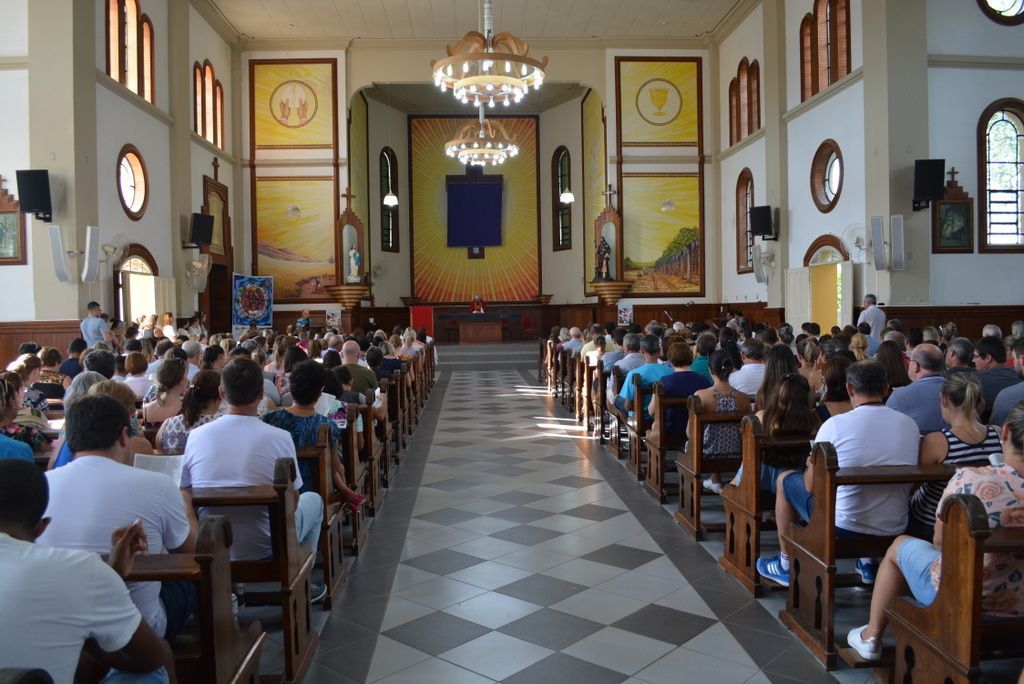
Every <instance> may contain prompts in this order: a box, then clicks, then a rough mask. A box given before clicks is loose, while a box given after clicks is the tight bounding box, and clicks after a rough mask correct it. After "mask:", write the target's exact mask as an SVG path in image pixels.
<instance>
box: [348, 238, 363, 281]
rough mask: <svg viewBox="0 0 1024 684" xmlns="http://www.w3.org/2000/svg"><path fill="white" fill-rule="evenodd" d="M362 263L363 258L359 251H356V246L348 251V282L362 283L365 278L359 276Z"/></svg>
mask: <svg viewBox="0 0 1024 684" xmlns="http://www.w3.org/2000/svg"><path fill="white" fill-rule="evenodd" d="M362 263H363V257H362V256H361V255H360V254H359V250H358V249H356V246H355V245H352V249H350V250H349V251H348V278H347V280H348V282H350V283H358V282H362V279H363V278H362V276H360V275H359V267H360V266H361V265H362Z"/></svg>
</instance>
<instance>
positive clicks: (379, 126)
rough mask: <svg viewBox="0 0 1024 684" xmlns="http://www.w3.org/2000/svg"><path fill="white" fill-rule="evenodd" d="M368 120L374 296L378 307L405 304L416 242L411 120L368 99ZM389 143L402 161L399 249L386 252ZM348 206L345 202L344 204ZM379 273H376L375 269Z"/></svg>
mask: <svg viewBox="0 0 1024 684" xmlns="http://www.w3.org/2000/svg"><path fill="white" fill-rule="evenodd" d="M366 105H367V110H366V121H367V129H368V136H369V145H368V148H369V153H368V161H369V174H368V176H367V177H368V179H369V181H368V183H367V186H368V187H369V189H370V193H369V194H370V196H369V201H368V202H367V206H369V209H368V210H367V213H368V214H369V216H360V217H359V218H361V219H362V220H363V224H364V225H365V226H366V231H367V233H366V239H367V240H368V242H369V245H370V273H371V279H372V280H373V298H374V304H375V305H376V306H403V304H402V299H401V298H402V297H408V296H409V295H411V294H412V283H411V281H410V279H409V263H410V261H409V259H410V256H411V254H412V244H411V242H410V240H409V202H410V200H411V198H412V192H411V191H410V189H409V141H408V123H407V119H406V116H405V113H404V112H402V111H399V110H398V109H395V108H394V107H389V106H387V105H385V104H382V103H380V102H377V101H376V100H373V99H371V98H367V100H366ZM384 146H388V147H390V148H391V149H392V151H393V152H394V153H395V157H396V158H397V160H398V187H396V188H394V190H395V194H397V195H398V249H399V251H398V252H397V253H395V252H383V251H381V248H380V208H381V200H383V197H381V194H380V151H381V149H383V148H384ZM341 206H342V208H344V206H345V205H344V204H343V205H341ZM375 271H376V272H377V273H378V275H376V276H373V275H372V274H373V273H374V272H375Z"/></svg>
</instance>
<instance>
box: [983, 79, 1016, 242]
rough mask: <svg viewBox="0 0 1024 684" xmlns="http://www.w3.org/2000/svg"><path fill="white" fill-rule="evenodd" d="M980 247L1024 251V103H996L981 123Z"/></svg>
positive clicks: (984, 114)
mask: <svg viewBox="0 0 1024 684" xmlns="http://www.w3.org/2000/svg"><path fill="white" fill-rule="evenodd" d="M978 161H979V162H980V163H979V165H978V204H979V211H978V245H979V249H980V250H981V251H982V252H1021V251H1024V101H1021V100H1016V99H1012V98H1006V99H1002V100H996V101H995V102H993V103H992V104H990V105H989V106H988V107H986V108H985V111H984V112H982V114H981V117H980V118H979V119H978Z"/></svg>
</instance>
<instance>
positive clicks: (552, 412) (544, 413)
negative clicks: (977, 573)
mask: <svg viewBox="0 0 1024 684" xmlns="http://www.w3.org/2000/svg"><path fill="white" fill-rule="evenodd" d="M850 674H853V673H850ZM844 680H848V681H858V682H860V681H864V680H865V675H864V674H861V673H858V674H857V675H856V676H855V677H853V678H846V677H844ZM306 681H312V682H319V681H323V682H353V681H354V682H364V681H365V682H382V683H385V682H386V683H388V684H397V683H399V682H410V683H413V682H415V683H417V684H429V683H432V682H437V683H438V684H441V683H444V684H459V683H462V682H466V683H470V682H493V681H501V682H508V683H509V684H512V683H515V684H520V683H522V684H525V683H528V682H558V683H560V684H568V683H572V682H586V683H588V684H599V683H602V682H625V681H629V682H647V683H649V684H657V683H659V682H672V683H677V682H680V681H694V682H702V681H715V682H716V684H726V683H728V682H765V681H770V682H792V681H804V682H806V681H815V682H817V681H834V680H833V679H832V677H831V676H830V675H829V674H828V673H826V672H825V671H824V670H822V669H821V668H820V667H819V666H818V665H817V664H816V663H815V662H814V661H813V660H812V659H811V657H810V656H809V655H808V654H807V652H806V650H804V648H803V647H802V646H801V645H799V644H797V643H796V642H795V641H794V640H793V639H792V638H791V637H790V635H789V634H788V633H787V632H786V631H785V630H784V629H782V628H781V627H780V626H779V624H778V622H777V620H776V619H775V618H774V617H772V616H771V615H770V614H769V613H768V612H767V611H766V610H765V609H764V608H763V607H761V606H760V605H759V604H758V603H757V602H756V601H754V600H752V599H751V598H750V597H749V596H748V595H747V594H746V593H744V592H743V591H742V590H741V589H740V588H739V587H738V585H736V584H735V583H734V582H733V581H732V580H731V579H730V578H728V577H727V576H725V575H724V573H722V571H721V570H720V569H719V568H718V566H717V564H716V563H715V559H714V558H713V557H712V556H710V555H709V554H708V553H707V552H706V551H705V550H704V549H702V548H701V547H700V546H699V545H697V544H695V543H693V542H692V541H691V540H690V539H689V538H688V537H686V536H685V535H684V534H683V533H682V532H681V531H680V530H679V529H678V528H677V527H676V525H675V523H674V522H673V521H672V520H671V517H670V516H669V515H667V514H666V512H665V511H664V510H663V509H662V508H661V507H660V506H658V505H657V503H655V502H654V501H653V500H652V499H650V498H649V497H648V496H647V495H646V494H644V493H643V491H642V490H641V489H640V488H639V487H638V486H637V485H636V483H635V482H634V481H632V479H631V478H630V477H629V476H628V475H627V474H626V472H625V471H624V470H623V469H622V468H621V466H620V465H619V464H618V463H616V462H615V460H614V459H613V458H612V457H611V456H609V455H608V454H607V453H606V452H605V451H604V449H603V448H600V447H598V446H597V444H596V442H594V441H593V440H591V439H590V438H589V437H588V436H587V435H586V432H585V430H584V429H582V428H581V427H579V426H577V424H576V423H575V422H574V421H572V420H570V419H568V418H567V417H566V416H565V415H564V413H563V412H562V411H561V410H560V409H558V408H557V407H555V405H554V404H553V403H552V402H551V400H550V399H549V398H548V397H547V396H546V395H545V393H544V392H543V391H542V390H541V389H540V388H538V387H537V386H536V382H535V379H532V376H531V375H530V374H529V373H527V372H525V371H506V370H497V371H491V372H454V373H444V374H442V375H441V376H440V378H439V380H438V384H437V388H436V390H435V392H434V394H433V395H432V397H431V400H430V404H429V405H428V410H427V412H426V414H425V416H424V420H423V422H422V423H421V425H420V427H419V429H418V430H417V433H416V435H415V436H414V441H413V443H412V447H411V449H410V451H409V453H408V455H407V460H406V461H405V462H404V463H403V465H402V467H401V469H400V472H399V479H398V482H397V484H396V485H395V486H394V487H393V488H392V491H391V492H389V494H388V497H387V499H386V502H385V506H384V508H383V510H382V511H381V513H380V515H379V516H378V518H377V519H376V520H375V521H374V523H373V527H372V529H371V532H370V536H369V542H368V544H367V547H366V549H365V551H364V552H363V553H362V555H361V556H360V557H359V558H358V559H356V561H355V563H354V564H353V566H352V576H351V579H350V581H349V582H348V584H347V585H346V590H345V594H344V596H343V598H342V601H341V606H340V607H337V608H335V610H334V611H333V614H332V615H331V616H330V617H329V618H328V620H327V625H326V627H325V628H324V630H323V635H322V643H321V646H320V649H319V651H318V653H317V655H316V662H315V663H314V665H313V668H312V669H311V671H310V673H309V676H308V677H307V679H306Z"/></svg>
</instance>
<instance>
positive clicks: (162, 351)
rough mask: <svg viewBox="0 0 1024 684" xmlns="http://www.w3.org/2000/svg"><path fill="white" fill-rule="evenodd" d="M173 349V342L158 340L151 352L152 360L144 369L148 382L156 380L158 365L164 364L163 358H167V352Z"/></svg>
mask: <svg viewBox="0 0 1024 684" xmlns="http://www.w3.org/2000/svg"><path fill="white" fill-rule="evenodd" d="M174 349H175V347H174V342H173V341H172V340H166V339H164V340H160V341H159V342H157V343H156V347H155V349H154V351H153V355H154V359H153V361H151V362H150V364H149V366H148V367H147V368H146V377H147V378H149V379H150V380H155V379H156V372H157V370H159V369H160V365H161V364H162V363H163V362H164V357H165V356H167V352H170V351H173V350H174Z"/></svg>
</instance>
